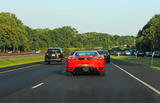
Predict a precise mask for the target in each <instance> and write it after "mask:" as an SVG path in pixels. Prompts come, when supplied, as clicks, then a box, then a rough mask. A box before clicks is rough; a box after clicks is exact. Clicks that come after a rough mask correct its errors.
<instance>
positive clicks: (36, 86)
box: [32, 83, 44, 89]
mask: <svg viewBox="0 0 160 103" xmlns="http://www.w3.org/2000/svg"><path fill="white" fill-rule="evenodd" d="M43 84H44V83H39V84H37V85H35V86H33V87H32V89H35V88H38V87H40V86H41V85H43Z"/></svg>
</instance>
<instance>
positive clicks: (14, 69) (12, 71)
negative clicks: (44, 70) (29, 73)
mask: <svg viewBox="0 0 160 103" xmlns="http://www.w3.org/2000/svg"><path fill="white" fill-rule="evenodd" d="M39 65H41V64H35V65H31V66H26V67H21V68H17V69H12V70H7V71H3V72H0V74H4V73H8V72H13V71H17V70H21V69H25V68H30V67H34V66H39Z"/></svg>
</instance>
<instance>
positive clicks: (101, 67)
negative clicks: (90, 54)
mask: <svg viewBox="0 0 160 103" xmlns="http://www.w3.org/2000/svg"><path fill="white" fill-rule="evenodd" d="M85 69H87V71H86V70H85ZM67 71H69V72H104V71H105V63H103V64H97V65H95V64H89V66H83V65H82V64H76V65H69V64H67Z"/></svg>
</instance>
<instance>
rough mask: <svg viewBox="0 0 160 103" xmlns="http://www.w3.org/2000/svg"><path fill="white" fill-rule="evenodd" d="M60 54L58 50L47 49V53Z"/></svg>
mask: <svg viewBox="0 0 160 103" xmlns="http://www.w3.org/2000/svg"><path fill="white" fill-rule="evenodd" d="M55 52H57V53H60V50H59V49H48V51H47V53H55Z"/></svg>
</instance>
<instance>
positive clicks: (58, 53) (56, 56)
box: [45, 48, 65, 64]
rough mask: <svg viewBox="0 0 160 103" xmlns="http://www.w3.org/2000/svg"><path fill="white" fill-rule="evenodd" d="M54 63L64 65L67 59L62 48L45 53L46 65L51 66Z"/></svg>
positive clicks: (50, 49)
mask: <svg viewBox="0 0 160 103" xmlns="http://www.w3.org/2000/svg"><path fill="white" fill-rule="evenodd" d="M52 61H54V62H59V63H62V64H64V62H65V58H64V54H63V51H62V49H61V48H49V49H48V50H47V52H46V53H45V63H48V64H50V63H51V62H52Z"/></svg>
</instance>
